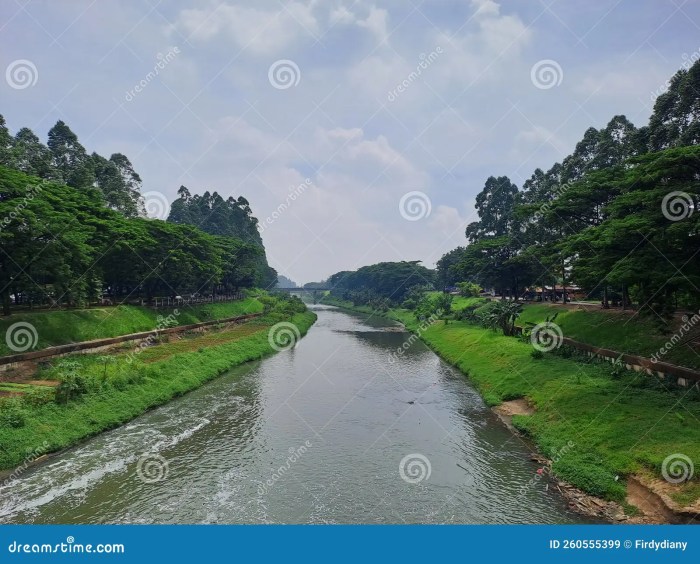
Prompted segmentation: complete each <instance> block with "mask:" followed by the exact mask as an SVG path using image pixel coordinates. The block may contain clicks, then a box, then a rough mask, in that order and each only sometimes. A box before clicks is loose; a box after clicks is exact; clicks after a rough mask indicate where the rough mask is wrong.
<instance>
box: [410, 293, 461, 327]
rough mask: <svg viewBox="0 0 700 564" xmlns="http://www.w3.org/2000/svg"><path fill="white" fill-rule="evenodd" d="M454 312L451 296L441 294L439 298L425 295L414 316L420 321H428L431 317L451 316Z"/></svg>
mask: <svg viewBox="0 0 700 564" xmlns="http://www.w3.org/2000/svg"><path fill="white" fill-rule="evenodd" d="M451 310H452V296H451V295H449V294H439V295H437V296H431V295H429V294H426V295H424V296H423V297H422V298H421V300H420V302H418V305H417V306H416V309H415V311H414V315H415V316H416V319H418V320H419V321H422V320H425V319H428V318H429V317H431V316H434V317H436V318H441V317H445V316H446V315H449V313H450V311H451Z"/></svg>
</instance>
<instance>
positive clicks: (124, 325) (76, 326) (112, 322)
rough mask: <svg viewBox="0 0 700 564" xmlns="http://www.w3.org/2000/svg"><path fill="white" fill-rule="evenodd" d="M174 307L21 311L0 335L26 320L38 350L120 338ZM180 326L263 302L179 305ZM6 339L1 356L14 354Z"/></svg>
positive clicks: (5, 321) (150, 325) (1, 324)
mask: <svg viewBox="0 0 700 564" xmlns="http://www.w3.org/2000/svg"><path fill="white" fill-rule="evenodd" d="M173 309H174V308H167V309H160V310H155V309H151V308H147V307H140V306H128V305H123V306H116V307H104V308H92V309H80V310H68V311H42V312H36V313H19V314H13V315H11V316H9V317H3V318H0V335H5V333H6V331H7V329H8V328H9V327H10V326H11V325H12V324H14V323H17V322H19V321H24V322H27V323H31V324H32V325H33V326H34V328H35V329H36V332H37V335H38V343H37V346H36V347H34V348H35V349H43V348H46V347H50V346H56V345H65V344H69V343H77V342H80V341H90V340H93V339H102V338H106V337H116V336H119V335H127V334H129V333H138V332H140V331H150V330H152V329H154V328H155V327H156V326H157V324H158V316H163V317H167V316H168V315H170V314H171V313H172V312H173ZM177 309H178V311H179V315H177V317H176V319H177V324H178V325H188V324H191V323H199V322H201V321H210V320H212V319H221V318H225V317H234V316H236V315H244V314H246V313H258V312H261V311H262V310H263V305H262V303H260V302H259V301H258V300H257V299H255V298H246V299H243V300H239V301H235V302H220V303H213V304H201V305H195V306H183V307H180V308H177ZM14 352H15V351H12V350H11V349H10V348H9V347H8V346H7V343H6V341H5V339H4V338H2V339H0V356H2V355H8V354H14Z"/></svg>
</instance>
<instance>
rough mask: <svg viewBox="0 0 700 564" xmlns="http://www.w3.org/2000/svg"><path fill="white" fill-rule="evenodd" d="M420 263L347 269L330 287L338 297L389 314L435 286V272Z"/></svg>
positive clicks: (339, 274) (386, 264)
mask: <svg viewBox="0 0 700 564" xmlns="http://www.w3.org/2000/svg"><path fill="white" fill-rule="evenodd" d="M419 262H420V261H401V262H380V263H378V264H373V265H371V266H363V267H362V268H360V269H358V270H352V271H350V270H343V271H341V272H336V273H335V274H333V275H332V276H329V277H328V280H327V284H328V286H330V287H331V295H332V296H334V297H337V298H340V299H342V300H347V301H351V302H353V304H354V305H369V306H371V307H372V308H373V309H376V310H380V311H386V310H387V309H389V308H390V307H392V306H395V305H399V304H403V303H404V301H406V300H407V299H409V298H410V299H414V298H418V297H419V296H420V294H422V292H423V291H425V290H426V289H430V288H432V287H433V284H434V282H435V272H434V271H432V270H430V269H428V268H425V267H424V266H421V265H420V264H419ZM305 286H306V285H305Z"/></svg>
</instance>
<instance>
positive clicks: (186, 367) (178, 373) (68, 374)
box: [0, 305, 316, 470]
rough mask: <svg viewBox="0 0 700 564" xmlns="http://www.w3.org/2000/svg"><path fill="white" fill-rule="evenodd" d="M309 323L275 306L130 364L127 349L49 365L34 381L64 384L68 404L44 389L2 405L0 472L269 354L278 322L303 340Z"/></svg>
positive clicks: (305, 315)
mask: <svg viewBox="0 0 700 564" xmlns="http://www.w3.org/2000/svg"><path fill="white" fill-rule="evenodd" d="M315 320H316V315H315V314H314V313H313V312H310V311H308V310H307V311H304V312H299V311H297V312H291V311H289V308H286V309H285V308H277V307H276V305H273V307H272V311H271V312H270V313H268V314H266V315H265V316H263V317H261V318H257V319H255V320H253V321H251V322H249V323H246V324H243V325H235V326H230V327H228V328H224V329H222V330H218V331H216V330H215V331H211V332H206V333H197V334H193V335H190V336H187V337H185V338H183V339H173V340H171V341H170V342H166V343H163V344H159V345H156V346H153V347H149V348H147V349H145V350H144V351H143V352H142V353H140V354H138V355H137V356H136V357H135V358H134V357H133V351H134V346H133V345H125V346H124V347H122V348H121V349H119V350H117V351H115V352H114V353H111V354H110V355H109V356H95V355H74V356H72V357H67V358H66V359H62V360H57V361H54V362H53V363H52V364H51V365H48V366H45V367H44V368H42V369H40V371H39V373H38V374H37V375H36V376H35V378H37V379H45V380H51V379H57V378H60V379H61V380H62V381H64V382H68V385H66V386H64V387H63V388H61V389H62V390H64V391H66V392H67V393H68V397H67V398H66V401H64V402H57V401H56V400H55V399H54V397H53V390H47V389H44V390H42V391H43V393H39V392H37V393H32V394H26V395H25V396H22V397H20V398H3V400H2V403H3V405H2V406H1V407H0V470H11V469H12V468H16V467H18V466H19V465H20V464H22V462H23V461H24V460H26V459H27V457H31V458H34V457H35V456H33V455H32V453H37V449H39V453H42V454H43V452H44V450H45V451H47V452H51V451H56V450H60V449H63V448H66V447H68V446H71V445H74V444H76V443H78V442H80V441H82V440H84V439H86V438H88V437H90V436H93V435H96V434H98V433H100V432H102V431H105V430H107V429H112V428H114V427H117V426H119V425H122V424H124V423H126V422H127V421H129V420H130V419H133V418H134V417H136V416H138V415H140V414H142V413H143V412H145V411H147V410H148V409H151V408H153V407H156V406H158V405H161V404H163V403H166V402H167V401H169V400H171V399H172V398H174V397H177V396H180V395H182V394H184V393H186V392H188V391H191V390H193V389H195V388H197V387H199V386H201V385H202V384H204V383H205V382H207V381H209V380H211V379H213V378H215V377H217V376H219V375H221V374H223V373H224V372H226V371H227V370H229V369H230V368H232V367H234V366H237V365H239V364H242V363H244V362H248V361H251V360H257V359H260V358H263V357H264V356H267V355H270V354H272V353H274V352H275V350H274V349H273V347H272V346H271V344H270V342H269V340H268V334H269V329H270V328H271V327H272V326H273V325H275V324H276V323H278V322H280V321H288V322H291V323H293V324H294V325H296V327H297V328H298V329H299V333H300V334H301V335H305V334H306V332H307V331H308V329H309V328H310V327H311V325H313V323H314V321H315ZM129 353H132V356H131V358H132V360H131V361H129ZM45 444H46V445H48V447H47V448H46V449H43V448H42V445H45Z"/></svg>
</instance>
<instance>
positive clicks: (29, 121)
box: [0, 0, 700, 282]
mask: <svg viewBox="0 0 700 564" xmlns="http://www.w3.org/2000/svg"><path fill="white" fill-rule="evenodd" d="M0 29H1V31H0V65H1V66H2V69H4V70H5V76H4V78H5V80H4V81H2V80H0V96H1V97H0V100H1V104H0V113H2V114H3V115H4V116H5V118H6V120H7V124H8V127H9V128H10V130H11V131H12V132H13V133H14V132H16V131H17V130H18V129H19V128H20V127H24V126H26V127H30V128H31V129H32V130H33V131H34V132H35V133H36V134H37V135H39V137H40V138H42V139H43V140H44V141H46V134H47V132H48V130H49V129H50V128H51V127H52V126H53V124H54V123H55V122H56V121H57V120H59V119H60V120H63V121H65V122H66V123H67V124H68V125H69V126H70V127H71V129H72V130H73V131H74V132H75V133H76V134H77V135H78V138H79V139H80V141H81V143H82V144H83V145H84V146H85V147H86V148H87V150H88V151H89V152H92V151H96V152H97V153H99V154H101V155H104V156H109V155H110V154H112V153H115V152H120V153H124V154H125V155H127V156H128V157H129V158H130V160H131V161H132V163H133V164H134V168H135V169H136V170H137V172H138V173H139V174H140V175H141V177H142V179H143V190H142V191H143V192H144V193H146V194H147V196H146V206H147V208H148V209H149V211H150V213H151V215H153V216H162V215H163V214H165V213H167V205H168V202H171V201H172V200H173V199H175V198H176V193H177V190H178V188H179V187H180V186H181V185H185V186H187V187H188V189H189V190H190V192H192V193H200V194H201V193H203V192H204V191H206V190H209V191H217V192H219V194H221V195H222V196H224V197H228V196H234V197H238V196H240V195H242V196H244V197H245V198H246V199H247V200H248V201H249V202H250V204H251V207H252V209H253V213H254V215H255V216H256V217H257V218H258V219H259V220H260V223H261V227H262V237H263V242H264V244H265V247H266V250H267V254H268V259H269V261H270V264H271V266H273V267H274V268H276V269H277V270H278V272H279V273H280V274H284V275H285V276H288V277H290V278H291V279H293V280H295V281H297V282H308V281H317V280H322V279H325V278H326V277H327V276H328V275H330V274H333V273H334V272H337V271H340V270H354V269H356V268H359V267H360V266H364V265H367V264H373V263H376V262H380V261H394V260H421V261H423V264H424V265H425V266H428V267H433V266H434V264H435V261H437V260H438V259H439V258H440V256H442V254H444V253H445V252H446V251H448V250H450V249H453V248H455V247H456V246H459V245H464V244H465V243H466V239H465V237H464V229H465V227H466V225H467V224H468V223H470V222H472V221H474V220H476V219H477V216H476V211H475V209H474V201H475V197H476V194H477V193H478V192H479V191H480V190H481V189H482V188H483V186H484V182H485V180H486V179H487V178H488V177H489V176H491V175H493V176H501V175H507V176H508V177H510V179H511V180H512V181H513V182H515V183H516V184H517V185H518V186H522V183H523V182H524V181H525V180H526V179H527V178H528V177H529V176H530V175H531V174H532V173H533V171H534V170H535V169H536V168H538V167H539V168H542V169H545V170H546V169H548V168H549V167H550V166H552V165H553V164H554V163H555V162H557V161H561V160H562V159H563V158H564V157H565V156H566V155H568V154H570V153H571V152H572V151H573V149H574V147H575V145H576V143H577V142H578V141H579V140H580V139H581V138H582V136H583V133H584V131H585V130H586V129H587V128H588V127H591V126H593V127H596V128H601V127H604V126H605V124H606V123H607V122H608V121H609V120H610V119H611V118H612V117H613V116H614V115H617V114H625V115H626V116H627V117H628V118H629V119H630V120H631V121H632V122H633V123H634V124H635V125H637V126H641V125H644V124H646V122H647V120H648V118H649V116H650V114H651V111H652V107H653V103H654V98H655V96H657V95H658V94H660V93H662V92H663V91H664V89H665V85H666V81H667V80H668V79H669V78H670V77H671V76H672V75H673V74H674V73H675V72H676V71H677V70H678V69H679V68H681V67H683V65H684V63H687V61H688V60H691V59H692V60H696V59H697V58H698V57H700V33H699V31H700V2H697V1H696V0H646V1H644V0H596V1H595V2H582V1H580V0H577V1H573V0H572V1H565V0H532V1H528V2H524V1H522V0H518V1H515V0H512V1H508V0H503V1H501V2H496V1H494V0H425V1H423V2H421V1H419V0H387V1H379V0H376V1H371V0H357V1H351V0H307V1H304V0H298V1H288V2H287V1H281V0H280V1H277V0H273V1H266V0H257V1H247V0H240V1H234V0H229V1H226V2H221V1H216V0H212V1H210V0H201V1H199V2H182V1H167V2H166V1H160V2H159V1H157V0H144V1H140V2H117V1H111V0H101V1H99V2H98V1H96V0H95V1H80V0H73V1H70V2H69V1H53V2H49V1H48V0H45V1H29V2H28V1H26V0H24V1H23V0H3V2H2V4H1V5H0Z"/></svg>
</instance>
